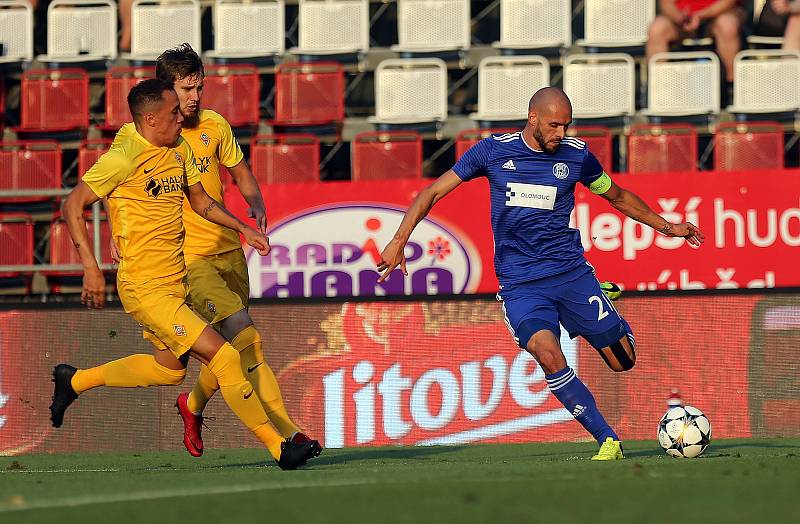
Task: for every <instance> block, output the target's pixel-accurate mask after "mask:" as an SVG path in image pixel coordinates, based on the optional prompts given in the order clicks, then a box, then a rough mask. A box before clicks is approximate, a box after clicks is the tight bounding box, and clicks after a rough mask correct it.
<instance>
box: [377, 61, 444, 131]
mask: <svg viewBox="0 0 800 524" xmlns="http://www.w3.org/2000/svg"><path fill="white" fill-rule="evenodd" d="M445 119H447V66H446V65H445V63H444V61H442V60H440V59H438V58H390V59H388V60H384V61H383V62H381V63H380V64H378V67H377V68H376V69H375V116H374V117H370V118H369V121H370V122H373V123H376V124H413V123H421V122H438V121H443V120H445Z"/></svg>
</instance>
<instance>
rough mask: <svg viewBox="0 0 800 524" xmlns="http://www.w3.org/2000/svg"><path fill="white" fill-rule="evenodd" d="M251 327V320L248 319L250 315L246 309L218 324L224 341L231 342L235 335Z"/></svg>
mask: <svg viewBox="0 0 800 524" xmlns="http://www.w3.org/2000/svg"><path fill="white" fill-rule="evenodd" d="M252 325H253V320H252V319H251V318H250V314H249V313H248V312H247V310H246V309H242V310H239V311H237V312H236V313H234V314H233V315H231V316H229V317H228V318H226V319H225V320H223V321H222V322H221V323H220V333H221V334H222V336H223V337H225V339H227V340H229V341H233V339H234V337H236V335H238V334H239V333H241V332H242V331H243V330H244V329H245V328H247V327H248V326H252Z"/></svg>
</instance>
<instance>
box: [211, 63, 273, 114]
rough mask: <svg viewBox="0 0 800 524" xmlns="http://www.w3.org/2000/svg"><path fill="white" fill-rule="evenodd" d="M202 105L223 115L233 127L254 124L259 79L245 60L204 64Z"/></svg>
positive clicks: (259, 86) (257, 110)
mask: <svg viewBox="0 0 800 524" xmlns="http://www.w3.org/2000/svg"><path fill="white" fill-rule="evenodd" d="M205 74H206V76H205V89H204V90H203V106H204V107H206V108H208V109H213V110H214V111H216V112H217V113H219V114H221V115H222V116H224V117H225V118H226V119H227V120H228V122H230V124H231V126H233V127H245V126H253V127H255V126H256V125H258V118H259V109H260V107H259V98H260V93H261V80H260V79H259V77H258V71H257V70H256V68H255V66H252V65H247V64H231V65H217V66H207V67H205Z"/></svg>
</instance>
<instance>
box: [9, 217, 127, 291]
mask: <svg viewBox="0 0 800 524" xmlns="http://www.w3.org/2000/svg"><path fill="white" fill-rule="evenodd" d="M86 229H87V232H88V234H89V240H90V242H93V241H94V228H93V227H92V224H91V222H87V228H86ZM110 239H111V229H110V227H109V224H108V222H106V221H102V222H100V241H101V245H102V247H103V249H102V252H103V254H102V260H101V261H102V263H104V264H111V263H112V260H111V254H110V252H109V250H108V244H109V241H110ZM46 241H47V242H48V249H47V253H48V258H49V263H50V264H53V265H67V264H69V265H80V264H81V261H80V257H79V256H78V252H77V250H76V249H75V246H73V244H72V239H71V237H70V235H69V231H68V230H67V226H66V223H65V222H64V221H63V220H62V219H61V218H60V217H56V218H55V219H54V220H53V221H52V222H51V223H50V226H49V231H48V233H47V238H46ZM0 245H2V246H3V249H2V250H0V265H33V264H34V263H35V257H34V223H33V221H32V220H31V218H30V216H28V215H25V214H21V213H16V214H13V213H3V214H0ZM81 274H82V273H81V271H80V270H77V271H67V272H64V271H58V272H55V271H53V272H44V275H45V277H46V278H47V283H48V288H49V290H50V291H51V292H53V293H60V292H66V291H76V290H80V283H81V278H80V277H81ZM31 276H32V275H31V272H30V271H27V272H20V271H14V272H5V273H0V294H8V293H17V294H19V293H30V291H31Z"/></svg>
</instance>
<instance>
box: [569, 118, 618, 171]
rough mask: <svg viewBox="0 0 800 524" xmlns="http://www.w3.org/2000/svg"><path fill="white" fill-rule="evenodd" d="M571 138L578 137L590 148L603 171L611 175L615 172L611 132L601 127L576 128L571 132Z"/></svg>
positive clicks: (571, 129)
mask: <svg viewBox="0 0 800 524" xmlns="http://www.w3.org/2000/svg"><path fill="white" fill-rule="evenodd" d="M569 135H570V136H577V137H578V138H580V139H581V140H583V141H584V142H586V145H587V146H589V151H591V152H592V153H593V154H594V156H595V157H596V158H597V160H598V162H600V165H601V166H603V169H604V170H605V171H606V172H607V173H610V172H611V171H613V170H614V164H613V162H614V157H613V154H612V152H611V132H610V131H609V130H608V128H605V127H600V126H583V127H574V128H570V130H569Z"/></svg>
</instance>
